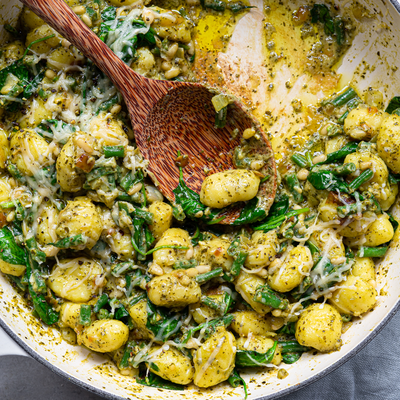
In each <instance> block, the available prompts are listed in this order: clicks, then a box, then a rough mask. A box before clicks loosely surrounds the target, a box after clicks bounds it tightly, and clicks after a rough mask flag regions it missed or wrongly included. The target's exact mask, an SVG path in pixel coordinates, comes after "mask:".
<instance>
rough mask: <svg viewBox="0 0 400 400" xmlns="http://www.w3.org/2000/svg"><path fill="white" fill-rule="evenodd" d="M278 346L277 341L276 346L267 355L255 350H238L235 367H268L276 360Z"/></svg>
mask: <svg viewBox="0 0 400 400" xmlns="http://www.w3.org/2000/svg"><path fill="white" fill-rule="evenodd" d="M277 345H278V342H276V341H275V342H274V345H273V346H272V347H271V348H270V349H269V350H268V351H267V352H266V353H259V352H258V351H253V350H238V351H237V352H236V359H235V365H237V366H238V367H266V366H268V364H270V363H271V361H272V359H273V358H274V354H275V350H276V346H277Z"/></svg>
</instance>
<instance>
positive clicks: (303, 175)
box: [297, 168, 310, 181]
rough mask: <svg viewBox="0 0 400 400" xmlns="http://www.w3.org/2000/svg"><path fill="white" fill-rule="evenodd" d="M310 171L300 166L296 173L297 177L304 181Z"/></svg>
mask: <svg viewBox="0 0 400 400" xmlns="http://www.w3.org/2000/svg"><path fill="white" fill-rule="evenodd" d="M309 173H310V172H309V171H308V170H306V169H305V168H302V169H301V170H300V171H299V172H298V173H297V177H298V178H299V180H300V181H305V180H306V179H307V178H308V174H309Z"/></svg>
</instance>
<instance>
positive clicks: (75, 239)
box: [49, 234, 87, 249]
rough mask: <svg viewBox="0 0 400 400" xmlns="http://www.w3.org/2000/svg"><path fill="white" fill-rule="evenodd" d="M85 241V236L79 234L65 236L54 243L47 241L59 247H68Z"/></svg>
mask: <svg viewBox="0 0 400 400" xmlns="http://www.w3.org/2000/svg"><path fill="white" fill-rule="evenodd" d="M86 243H87V237H86V236H85V235H82V234H79V235H75V236H71V237H66V238H64V239H61V240H59V241H58V242H56V243H49V244H51V245H52V246H55V247H57V248H59V249H70V248H71V247H75V246H79V245H81V244H86Z"/></svg>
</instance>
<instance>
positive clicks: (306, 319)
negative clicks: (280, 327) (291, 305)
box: [296, 303, 342, 352]
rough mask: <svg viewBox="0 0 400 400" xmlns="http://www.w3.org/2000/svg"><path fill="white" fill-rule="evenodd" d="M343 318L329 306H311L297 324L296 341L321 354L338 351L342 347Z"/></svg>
mask: <svg viewBox="0 0 400 400" xmlns="http://www.w3.org/2000/svg"><path fill="white" fill-rule="evenodd" d="M341 334H342V318H341V316H340V314H339V312H338V311H337V310H336V309H335V308H334V307H332V306H331V305H329V304H318V303H315V304H311V305H310V306H308V307H307V308H306V309H305V310H304V311H303V312H302V314H301V315H300V318H299V320H298V321H297V323H296V339H297V341H298V342H299V343H300V344H301V345H303V346H307V347H313V348H314V349H317V350H319V351H321V352H329V351H333V350H338V349H339V348H340V347H341V345H342V340H341Z"/></svg>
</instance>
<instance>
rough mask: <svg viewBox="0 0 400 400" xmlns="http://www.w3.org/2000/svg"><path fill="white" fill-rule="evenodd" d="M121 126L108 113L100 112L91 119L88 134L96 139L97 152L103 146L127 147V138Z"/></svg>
mask: <svg viewBox="0 0 400 400" xmlns="http://www.w3.org/2000/svg"><path fill="white" fill-rule="evenodd" d="M122 126H123V125H122V123H121V122H120V121H118V120H117V119H115V118H114V117H113V116H112V114H110V113H106V112H101V113H100V114H99V115H98V116H97V117H95V118H93V119H92V120H91V121H90V124H89V130H88V132H89V134H90V135H91V136H92V137H94V138H95V139H96V141H97V142H96V145H97V150H99V151H100V150H101V149H102V147H103V146H124V147H125V146H127V145H128V143H129V141H128V136H127V135H126V133H125V131H124V129H123V127H122Z"/></svg>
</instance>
